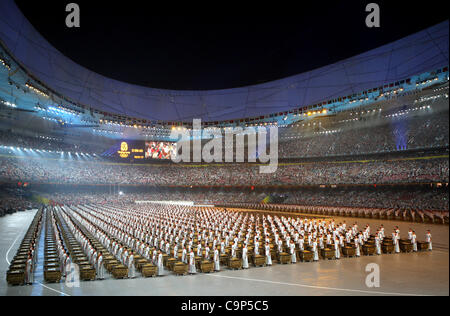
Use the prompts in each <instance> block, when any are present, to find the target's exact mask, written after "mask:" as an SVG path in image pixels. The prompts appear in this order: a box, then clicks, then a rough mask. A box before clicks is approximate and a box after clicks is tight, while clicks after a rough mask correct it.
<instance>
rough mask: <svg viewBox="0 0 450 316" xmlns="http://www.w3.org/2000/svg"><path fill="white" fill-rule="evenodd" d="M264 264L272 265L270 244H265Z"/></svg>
mask: <svg viewBox="0 0 450 316" xmlns="http://www.w3.org/2000/svg"><path fill="white" fill-rule="evenodd" d="M265 248H266V265H268V266H271V265H272V256H271V254H270V246H269V245H266V247H265Z"/></svg>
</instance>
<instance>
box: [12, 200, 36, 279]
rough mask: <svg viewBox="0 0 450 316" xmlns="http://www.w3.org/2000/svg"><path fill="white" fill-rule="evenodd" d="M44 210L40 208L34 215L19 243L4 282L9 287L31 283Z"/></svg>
mask: <svg viewBox="0 0 450 316" xmlns="http://www.w3.org/2000/svg"><path fill="white" fill-rule="evenodd" d="M43 214H44V209H43V208H42V207H41V208H40V209H39V210H38V211H37V212H36V214H35V216H34V218H33V221H32V222H31V224H30V226H29V227H28V230H27V232H26V234H25V236H24V238H23V240H22V242H21V243H20V246H19V249H18V250H17V252H16V255H15V256H14V258H13V260H12V261H11V263H10V266H9V269H8V271H7V273H6V281H7V283H8V284H10V285H25V284H32V283H33V271H34V267H35V266H36V262H37V252H36V249H37V246H38V243H39V236H40V233H41V227H42V221H43V217H44V216H43Z"/></svg>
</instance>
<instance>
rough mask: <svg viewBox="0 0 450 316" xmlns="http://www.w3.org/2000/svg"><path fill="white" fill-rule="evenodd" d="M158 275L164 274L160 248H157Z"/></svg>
mask: <svg viewBox="0 0 450 316" xmlns="http://www.w3.org/2000/svg"><path fill="white" fill-rule="evenodd" d="M157 267H158V276H163V275H164V261H163V254H162V252H161V250H159V252H158V264H157Z"/></svg>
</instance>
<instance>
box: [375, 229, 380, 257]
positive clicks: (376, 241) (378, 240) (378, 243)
mask: <svg viewBox="0 0 450 316" xmlns="http://www.w3.org/2000/svg"><path fill="white" fill-rule="evenodd" d="M375 250H376V254H377V255H381V242H380V237H378V234H376V235H375Z"/></svg>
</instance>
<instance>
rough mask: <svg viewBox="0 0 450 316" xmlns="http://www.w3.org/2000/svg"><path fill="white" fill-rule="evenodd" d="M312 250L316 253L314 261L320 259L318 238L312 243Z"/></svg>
mask: <svg viewBox="0 0 450 316" xmlns="http://www.w3.org/2000/svg"><path fill="white" fill-rule="evenodd" d="M312 251H313V253H314V261H319V250H318V249H317V240H314V241H313V243H312Z"/></svg>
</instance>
